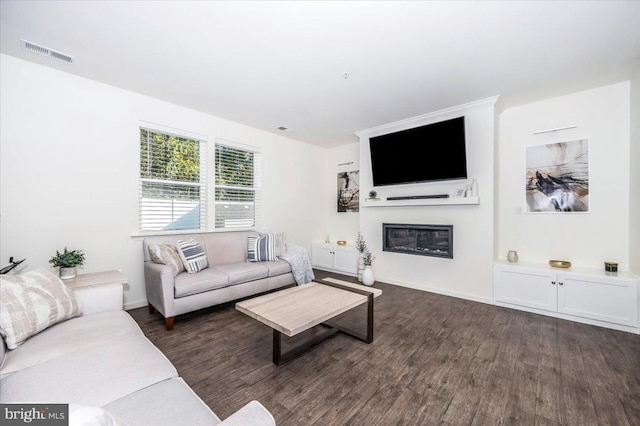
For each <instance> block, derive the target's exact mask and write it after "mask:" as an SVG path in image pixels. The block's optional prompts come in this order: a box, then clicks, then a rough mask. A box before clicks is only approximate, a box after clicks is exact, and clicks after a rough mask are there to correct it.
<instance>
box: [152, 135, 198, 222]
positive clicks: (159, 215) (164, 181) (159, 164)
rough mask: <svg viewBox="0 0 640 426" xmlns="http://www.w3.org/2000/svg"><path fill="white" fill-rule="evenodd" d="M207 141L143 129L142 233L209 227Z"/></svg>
mask: <svg viewBox="0 0 640 426" xmlns="http://www.w3.org/2000/svg"><path fill="white" fill-rule="evenodd" d="M205 158H206V142H205V141H204V140H198V139H193V138H190V137H184V136H179V135H176V134H170V133H166V132H161V131H157V130H153V129H149V128H142V127H141V128H140V185H139V199H140V210H139V215H140V217H139V223H140V226H139V229H140V232H157V231H167V230H196V229H206V194H207V190H206V180H205V171H206V165H205Z"/></svg>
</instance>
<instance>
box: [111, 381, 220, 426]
mask: <svg viewBox="0 0 640 426" xmlns="http://www.w3.org/2000/svg"><path fill="white" fill-rule="evenodd" d="M163 401H164V402H166V404H165V403H163ZM104 408H105V409H107V410H109V412H111V413H113V414H114V415H115V416H117V417H118V418H120V419H122V420H123V421H125V422H126V423H127V424H131V425H153V426H164V425H166V426H174V425H216V424H218V423H220V419H219V418H218V417H217V416H216V415H215V414H214V413H213V411H211V409H210V408H209V407H208V406H207V405H206V404H205V403H204V402H203V401H202V400H201V399H200V398H199V397H198V396H197V395H196V394H195V393H194V392H193V390H192V389H191V388H190V387H189V386H187V384H186V383H185V382H184V381H183V380H182V379H181V378H179V377H176V378H173V379H169V380H163V381H162V382H159V383H156V384H155V385H153V386H149V387H148V388H144V389H140V390H139V391H137V392H134V393H132V394H131V395H127V396H125V397H122V398H120V399H118V400H116V401H113V402H111V403H109V404H107V405H105V407H104Z"/></svg>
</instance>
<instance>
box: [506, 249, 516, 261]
mask: <svg viewBox="0 0 640 426" xmlns="http://www.w3.org/2000/svg"><path fill="white" fill-rule="evenodd" d="M507 260H508V261H509V262H517V261H518V252H517V251H515V250H509V253H507Z"/></svg>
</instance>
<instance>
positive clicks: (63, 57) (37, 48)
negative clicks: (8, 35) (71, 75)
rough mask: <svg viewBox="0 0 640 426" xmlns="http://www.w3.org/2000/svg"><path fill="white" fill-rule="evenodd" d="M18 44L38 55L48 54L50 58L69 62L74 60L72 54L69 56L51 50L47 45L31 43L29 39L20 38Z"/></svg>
mask: <svg viewBox="0 0 640 426" xmlns="http://www.w3.org/2000/svg"><path fill="white" fill-rule="evenodd" d="M20 44H22V48H23V49H25V50H28V51H29V52H33V53H37V54H38V55H43V56H48V57H50V58H53V59H57V60H58V61H63V62H67V63H69V64H71V63H73V61H74V60H75V58H74V57H73V56H69V55H66V54H64V53H61V52H57V51H55V50H51V49H49V48H48V47H44V46H40V45H38V44H35V43H31V42H30V41H27V40H20Z"/></svg>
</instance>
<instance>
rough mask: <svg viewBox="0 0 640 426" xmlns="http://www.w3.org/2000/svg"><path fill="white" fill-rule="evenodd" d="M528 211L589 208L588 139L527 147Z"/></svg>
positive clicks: (563, 211) (572, 210)
mask: <svg viewBox="0 0 640 426" xmlns="http://www.w3.org/2000/svg"><path fill="white" fill-rule="evenodd" d="M525 163H526V185H525V192H526V212H527V213H539V212H557V213H566V212H588V211H589V140H588V139H579V140H572V141H567V142H558V143H550V144H547V145H537V146H529V147H527V148H526V160H525Z"/></svg>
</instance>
